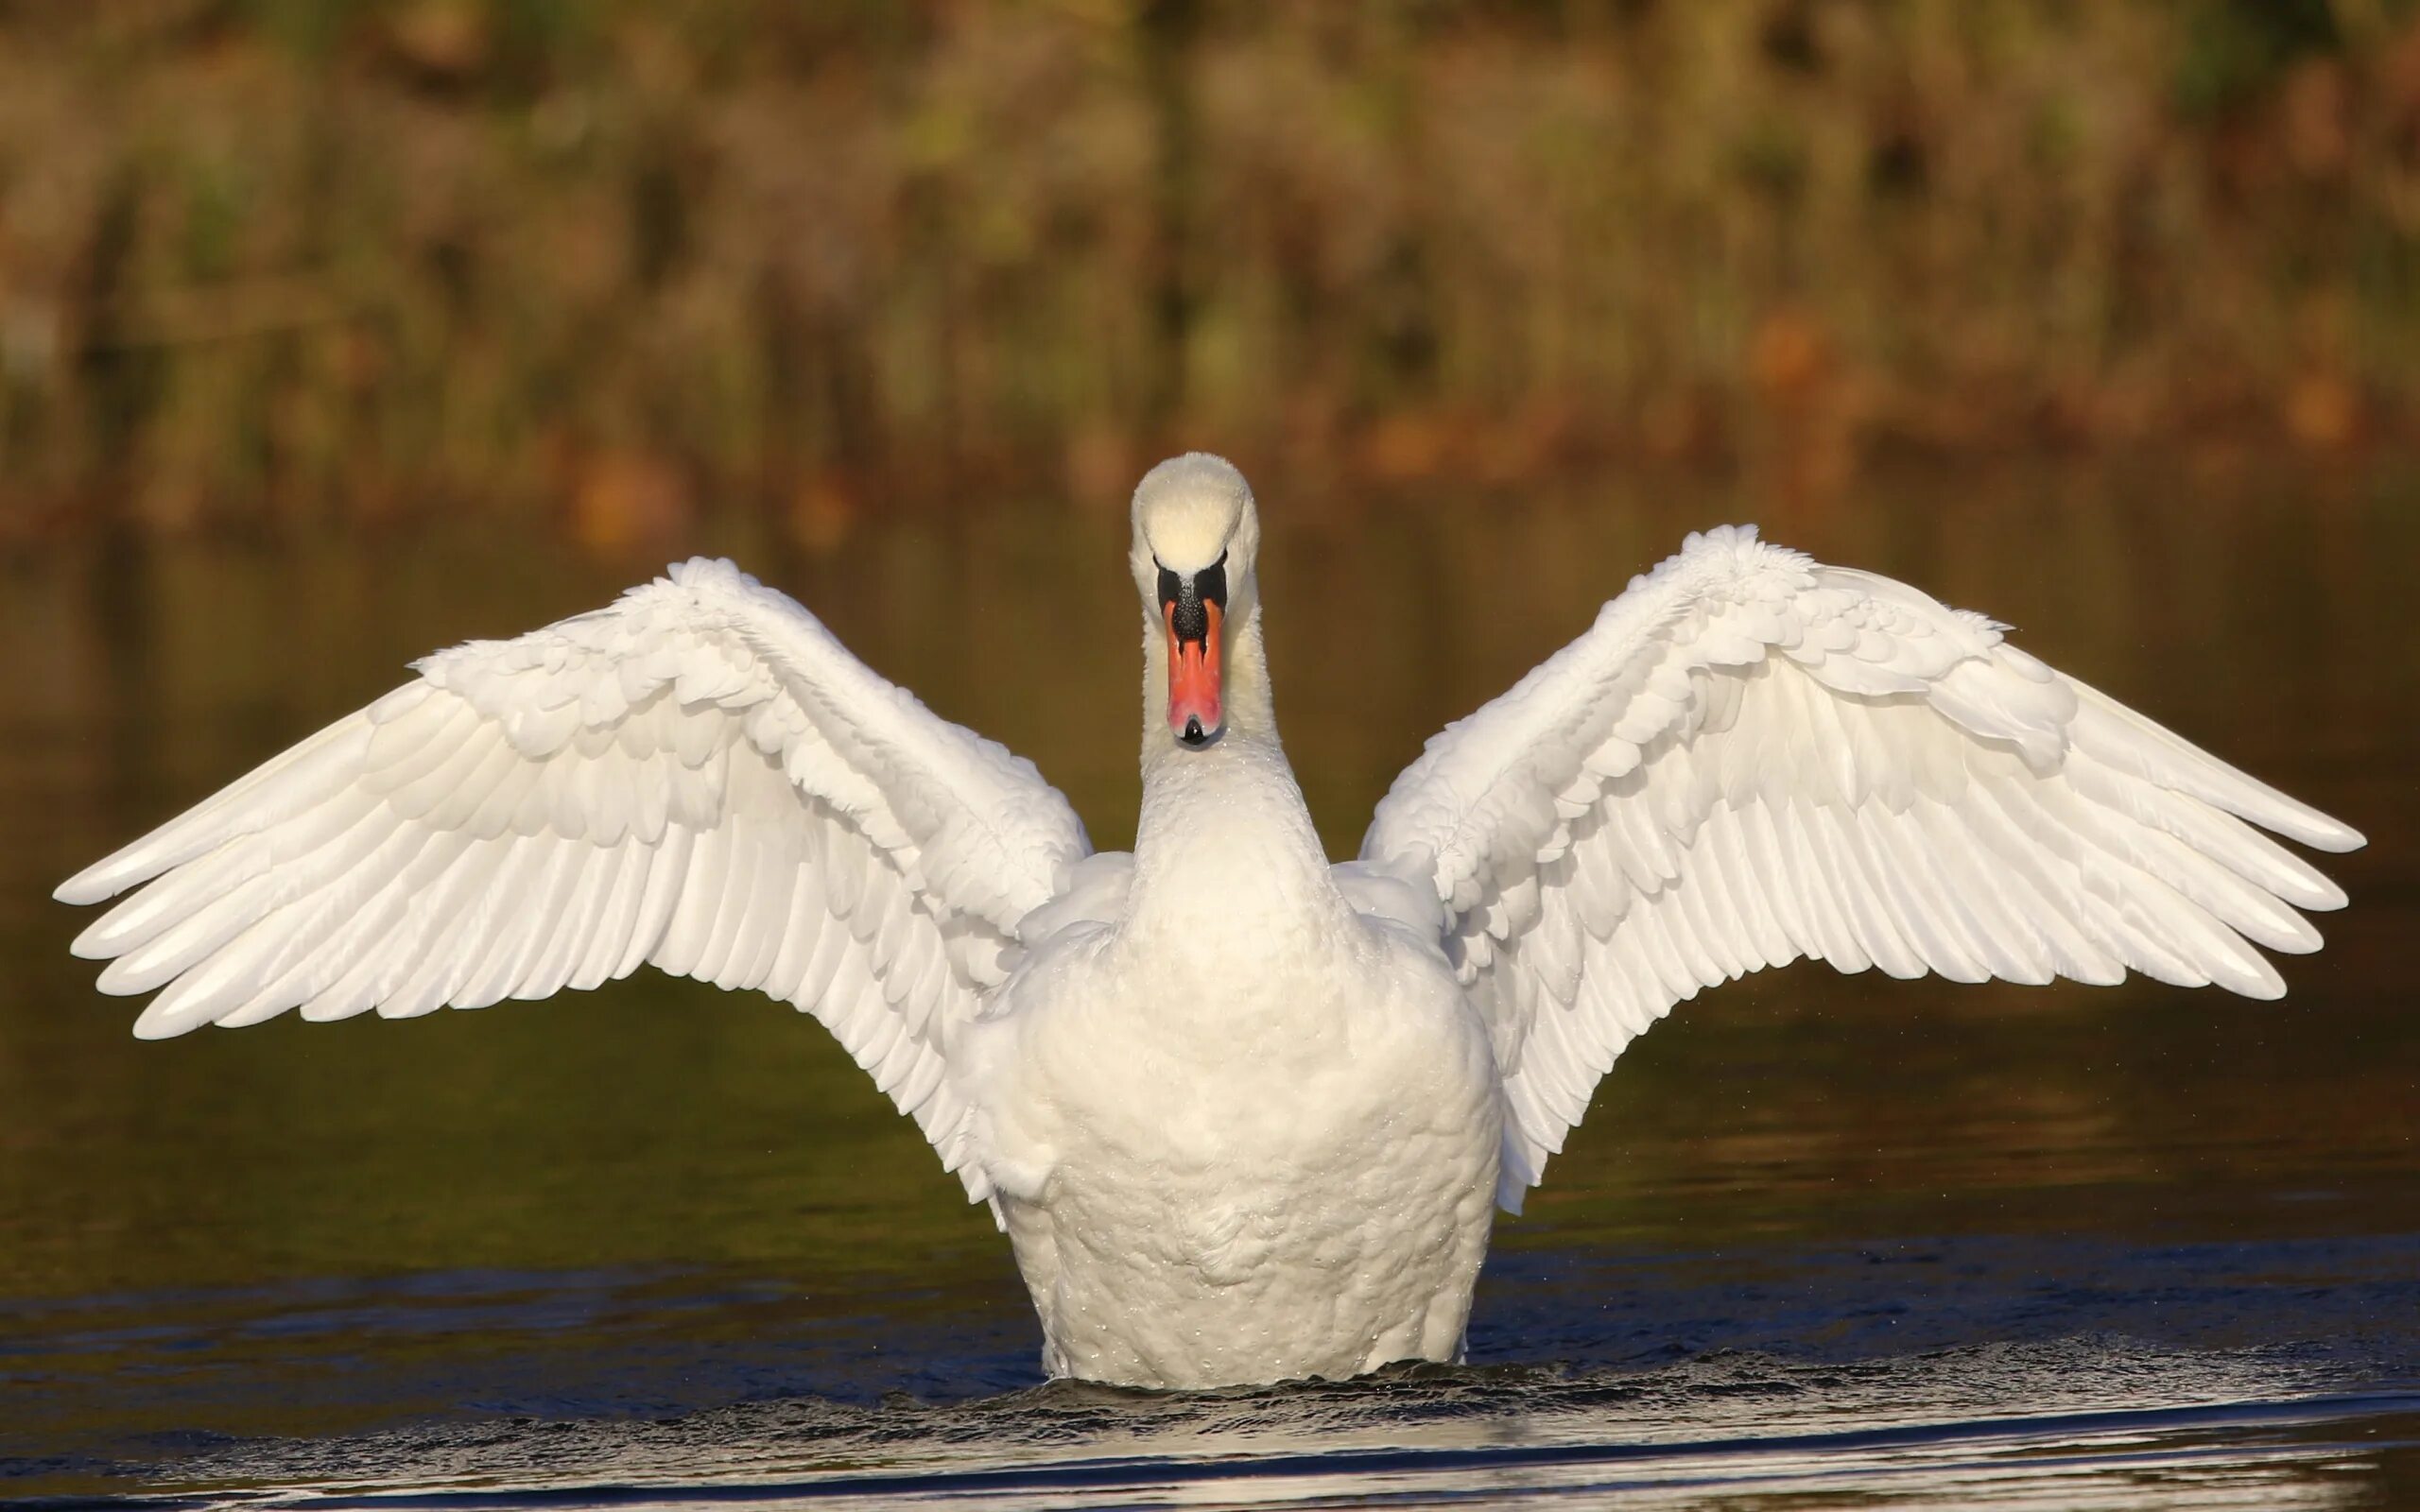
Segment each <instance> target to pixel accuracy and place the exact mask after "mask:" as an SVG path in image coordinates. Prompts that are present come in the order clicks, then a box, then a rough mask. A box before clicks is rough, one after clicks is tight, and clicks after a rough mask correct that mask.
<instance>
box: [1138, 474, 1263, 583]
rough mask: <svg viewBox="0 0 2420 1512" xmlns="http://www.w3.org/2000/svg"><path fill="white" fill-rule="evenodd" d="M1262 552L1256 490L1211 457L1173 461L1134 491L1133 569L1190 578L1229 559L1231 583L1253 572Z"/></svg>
mask: <svg viewBox="0 0 2420 1512" xmlns="http://www.w3.org/2000/svg"><path fill="white" fill-rule="evenodd" d="M1259 547H1260V518H1259V516H1258V514H1257V513H1256V512H1255V511H1254V510H1253V502H1252V485H1251V484H1249V483H1246V482H1245V481H1244V475H1243V474H1242V473H1241V472H1236V467H1235V464H1234V463H1232V462H1230V461H1228V460H1227V459H1226V458H1225V457H1222V456H1212V455H1210V454H1209V453H1207V452H1187V453H1185V454H1184V455H1183V456H1172V457H1170V458H1168V459H1167V461H1165V462H1163V463H1161V464H1160V465H1159V466H1157V467H1155V468H1153V469H1151V471H1150V472H1146V473H1144V474H1143V481H1142V482H1140V483H1138V484H1136V485H1135V486H1134V569H1135V576H1136V577H1137V579H1138V580H1143V581H1149V578H1148V577H1146V576H1145V573H1146V570H1147V569H1148V570H1149V572H1150V575H1151V576H1156V575H1157V574H1158V572H1159V569H1160V568H1163V567H1165V568H1167V569H1168V570H1169V571H1171V572H1176V573H1180V574H1184V576H1192V575H1193V574H1195V573H1198V572H1200V571H1201V570H1202V569H1203V568H1205V567H1208V566H1210V565H1212V564H1213V563H1215V562H1217V561H1218V560H1219V558H1220V557H1221V556H1224V557H1225V558H1227V572H1228V576H1229V577H1230V578H1231V579H1232V578H1234V577H1236V576H1240V575H1241V573H1242V572H1244V571H1246V570H1248V569H1249V567H1250V566H1251V562H1252V558H1253V554H1254V553H1255V552H1257V551H1258V550H1259Z"/></svg>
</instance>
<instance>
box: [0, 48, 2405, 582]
mask: <svg viewBox="0 0 2420 1512" xmlns="http://www.w3.org/2000/svg"><path fill="white" fill-rule="evenodd" d="M2415 338H2420V12H2416V11H2415V8H2414V6H2413V5H2411V3H2409V0H2037V3H2016V0H1692V3H1682V0H1597V3H1587V0H1568V3H1564V4H1548V3H1524V4H1514V3H1509V0H1499V3H1495V4H1487V3H1478V0H1399V3H1393V4H1374V5H1369V6H1359V7H1351V8H1345V7H1300V8H1277V7H1261V6H1257V5H1250V4H1245V3H1242V0H1151V3H1142V4H1136V3H1132V0H1029V3H1024V4H998V5H992V4H975V3H925V4H916V5H891V4H887V3H879V0H850V3H828V4H817V5H811V6H799V5H793V4H789V3H786V0H694V3H679V4H675V3H654V4H648V3H640V0H594V3H584V4H577V5H575V4H569V3H560V4H559V3H552V0H398V3H371V0H113V3H112V4H109V5H105V6H104V5H94V6H82V5H73V4H58V3H41V0H0V537H5V536H14V537H19V538H23V537H27V536H32V535H35V534H44V533H52V532H56V531H59V530H62V529H70V528H75V527H77V526H79V525H83V524H94V523H99V524H114V525H117V526H120V527H130V528H137V529H147V528H165V529H176V528H186V527H193V526H198V525H207V524H244V525H255V526H257V525H261V524H269V525H285V524H311V523H318V522H326V523H351V522H354V521H360V520H375V519H379V518H384V517H390V516H394V515H398V514H404V513H412V512H420V511H427V510H436V509H451V508H459V509H465V510H475V511H512V512H516V513H519V514H522V515H539V514H546V513H550V512H552V513H559V514H560V515H561V517H562V519H563V520H564V521H565V522H566V523H568V524H571V525H573V526H574V527H575V528H577V529H578V530H579V532H580V533H581V534H582V535H583V536H585V537H588V538H590V539H593V540H596V541H600V542H605V543H612V542H614V541H645V540H652V539H655V538H659V537H664V536H670V535H677V534H679V533H682V532H683V530H684V529H685V527H686V525H687V524H688V523H689V522H690V521H691V520H692V519H693V518H694V516H695V514H696V513H697V511H699V510H700V509H701V508H704V507H707V501H715V502H717V503H718V504H719V505H720V506H722V507H739V508H750V509H757V510H763V511H766V512H768V513H769V515H770V516H771V517H772V518H773V519H775V520H777V521H779V522H780V523H781V524H782V525H783V526H784V528H786V529H787V530H788V531H789V532H790V533H791V534H792V535H793V536H794V537H795V538H796V540H797V541H799V542H800V543H802V544H803V545H804V546H806V547H808V548H810V549H812V548H814V547H815V546H817V545H818V544H819V543H822V542H828V541H831V540H833V539H836V538H837V536H838V534H839V533H841V532H843V531H845V530H846V528H847V526H848V524H849V521H850V520H851V518H852V517H853V515H854V514H855V513H856V511H857V510H859V509H861V508H862V507H865V505H866V504H867V502H868V501H869V499H870V498H872V497H873V496H875V495H876V494H877V493H881V494H886V495H910V494H922V495H927V496H933V497H974V496H976V495H977V493H978V492H980V493H996V492H998V491H1000V490H1002V489H1003V488H1005V487H1016V488H1024V489H1029V490H1066V491H1070V492H1073V493H1074V494H1076V495H1077V496H1079V497H1082V498H1089V499H1099V500H1108V499H1114V498H1117V497H1120V496H1122V493H1123V491H1124V490H1125V489H1126V488H1128V487H1129V486H1131V482H1132V476H1133V474H1134V472H1135V470H1136V469H1137V468H1138V467H1139V466H1140V465H1142V464H1144V463H1147V462H1148V461H1150V459H1151V458H1152V457H1153V456H1154V455H1157V454H1158V453H1159V452H1160V451H1162V450H1163V449H1166V448H1167V447H1170V446H1174V445H1178V444H1196V445H1215V446H1217V447H1219V449H1221V450H1227V451H1230V452H1233V453H1235V454H1236V455H1240V456H1242V457H1244V458H1246V459H1247V460H1259V459H1268V458H1272V457H1281V456H1282V457H1284V458H1286V459H1287V460H1288V465H1289V466H1299V467H1303V468H1316V469H1322V470H1325V471H1327V472H1330V473H1335V472H1346V473H1352V474H1368V475H1372V476H1375V477H1379V478H1399V477H1407V476H1419V475H1430V474H1444V475H1452V476H1457V477H1467V478H1473V479H1496V480H1508V479H1519V478H1526V477H1529V476H1532V475H1535V474H1539V473H1542V472H1548V471H1551V470H1554V469H1558V468H1564V467H1569V466H1574V465H1582V464H1587V463H1592V462H1601V461H1605V460H1608V459H1612V460H1619V461H1623V462H1631V461H1638V460H1645V459H1657V460H1668V461H1676V462H1682V463H1691V464H1697V463H1703V464H1707V465H1720V466H1731V465H1738V464H1742V463H1745V464H1747V465H1751V466H1762V467H1769V468H1772V469H1775V470H1777V473H1778V475H1779V477H1780V478H1781V480H1782V481H1783V482H1784V483H1786V484H1788V485H1789V486H1792V487H1795V488H1804V489H1814V490H1822V489H1824V488H1825V487H1828V486H1831V485H1835V484H1837V483H1839V482H1840V481H1841V480H1842V479H1845V478H1847V477H1849V476H1851V475H1853V473H1854V472H1855V470H1856V469H1857V467H1858V464H1859V463H1860V461H1861V460H1862V459H1864V458H1867V457H1870V456H1873V455H1876V454H1877V453H1881V452H1886V451H1889V450H1892V449H1893V448H1908V449H1922V450H1927V451H1934V452H1947V453H1966V452H1973V451H1988V450H2003V449H2011V448H2023V447H2036V446H2041V445H2045V444H2058V445H2077V446H2086V445H2091V446H2105V445H2132V444H2136V443H2142V442H2162V443H2164V442H2167V441H2171V440H2177V439H2188V440H2195V441H2196V442H2197V444H2198V443H2199V442H2203V441H2208V440H2211V439H2213V438H2215V439H2217V440H2219V441H2221V442H2223V443H2224V444H2227V445H2236V446H2241V445H2248V444H2265V443H2272V442H2274V443H2282V444H2290V445H2296V446H2302V447H2308V448H2312V449H2314V450H2321V451H2333V450H2342V449H2346V448H2353V447H2358V446H2360V445H2362V444H2364V443H2367V442H2370V441H2374V440H2394V439H2399V438H2405V437H2407V436H2408V435H2409V434H2410V433H2411V431H2412V430H2413V429H2414V424H2415V421H2420V373H2415V370H2414V363H2413V357H2412V354H2413V353H2414V352H2420V339H2415Z"/></svg>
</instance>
